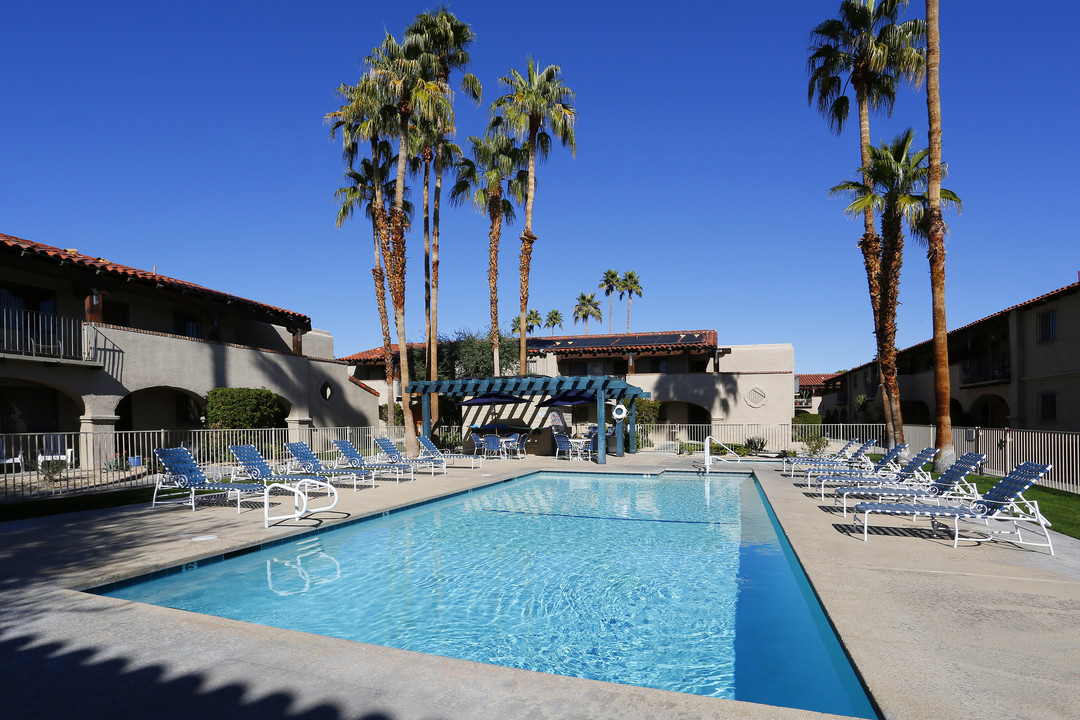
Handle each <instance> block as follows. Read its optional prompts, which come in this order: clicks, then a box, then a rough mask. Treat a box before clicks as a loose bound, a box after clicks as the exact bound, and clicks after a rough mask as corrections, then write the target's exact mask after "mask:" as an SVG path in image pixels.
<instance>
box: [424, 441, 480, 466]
mask: <svg viewBox="0 0 1080 720" xmlns="http://www.w3.org/2000/svg"><path fill="white" fill-rule="evenodd" d="M416 440H417V441H418V442H419V443H420V452H421V454H420V457H421V458H431V459H433V460H435V461H436V462H441V463H442V466H443V468H446V466H447V465H448V464H449V463H450V461H452V460H468V461H469V469H470V470H471V469H474V468H475V467H476V463H477V462H479V463H480V467H483V466H484V458H483V457H481V456H480V455H468V454H466V453H448V452H443V451H442V450H440V449H439V448H437V447H435V443H433V442H432V441H431V438H428V437H424V436H423V435H421V436H419V437H418V438H416ZM444 472H445V470H444Z"/></svg>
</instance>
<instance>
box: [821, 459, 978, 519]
mask: <svg viewBox="0 0 1080 720" xmlns="http://www.w3.org/2000/svg"><path fill="white" fill-rule="evenodd" d="M985 461H986V456H985V455H980V454H979V453H973V452H970V453H964V454H963V455H961V456H960V457H959V458H957V459H956V462H954V463H953V464H952V465H950V466H949V467H947V468H946V469H945V472H943V473H941V475H940V476H938V478H937V479H936V480H932V481H930V482H920V481H919V480H918V479H914V480H907V481H904V482H892V483H886V484H882V485H877V486H871V487H867V486H865V485H850V486H846V487H838V488H836V489H835V490H833V497H834V500H833V504H834V505H835V504H838V503H841V502H842V503H843V506H844V517H847V501H848V498H849V497H851V498H857V499H859V500H868V499H869V500H878V501H893V502H899V501H909V502H911V501H914V502H924V503H925V502H934V503H937V504H940V503H941V501H942V500H954V499H955V500H963V499H970V498H974V497H976V496H977V495H978V494H979V492H978V490H977V489H976V488H975V486H974V485H972V484H971V483H970V482H969V481H968V479H967V476H968V475H969V474H971V473H973V472H975V470H977V469H978V467H979V466H980V465H982V464H983V463H984V462H985Z"/></svg>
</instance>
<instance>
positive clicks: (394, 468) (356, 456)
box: [333, 440, 416, 483]
mask: <svg viewBox="0 0 1080 720" xmlns="http://www.w3.org/2000/svg"><path fill="white" fill-rule="evenodd" d="M333 444H334V447H335V448H336V449H337V451H338V458H337V460H336V461H335V462H334V466H335V467H339V468H341V467H347V468H363V469H364V470H373V471H374V472H377V473H380V472H381V473H388V474H389V473H393V475H394V479H395V480H396V481H397V482H399V483H400V482H401V476H402V475H403V474H405V473H408V474H409V479H410V480H415V479H416V475H415V474H414V473H413V466H412V465H407V464H395V463H377V462H370V463H369V462H367V460H365V459H364V456H363V455H362V454H360V451H359V450H357V449H356V446H355V445H353V444H352V443H351V442H350V441H348V440H334V441H333Z"/></svg>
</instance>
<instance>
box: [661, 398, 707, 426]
mask: <svg viewBox="0 0 1080 720" xmlns="http://www.w3.org/2000/svg"><path fill="white" fill-rule="evenodd" d="M712 421H713V418H712V415H711V414H710V413H709V410H708V409H707V408H704V407H702V406H701V405H698V404H696V403H691V402H686V401H684V400H665V401H663V402H661V403H660V414H659V417H658V419H657V422H659V423H661V424H664V423H671V424H675V425H711V424H712Z"/></svg>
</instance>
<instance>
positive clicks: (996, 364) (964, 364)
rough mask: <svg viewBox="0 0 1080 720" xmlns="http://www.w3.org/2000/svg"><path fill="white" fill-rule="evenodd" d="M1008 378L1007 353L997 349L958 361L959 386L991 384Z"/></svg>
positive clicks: (1007, 380)
mask: <svg viewBox="0 0 1080 720" xmlns="http://www.w3.org/2000/svg"><path fill="white" fill-rule="evenodd" d="M1009 380H1010V371H1009V353H1008V352H1006V351H998V352H992V353H987V354H985V355H977V356H976V357H972V358H967V359H966V360H961V361H960V386H961V387H966V386H971V385H992V384H995V383H1007V382H1009Z"/></svg>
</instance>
